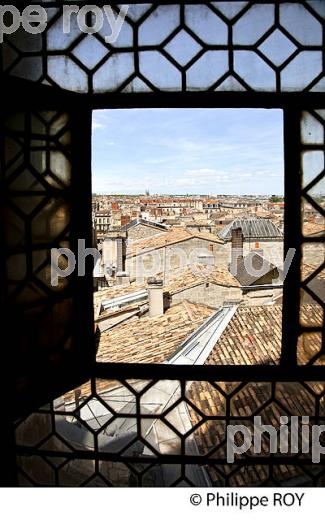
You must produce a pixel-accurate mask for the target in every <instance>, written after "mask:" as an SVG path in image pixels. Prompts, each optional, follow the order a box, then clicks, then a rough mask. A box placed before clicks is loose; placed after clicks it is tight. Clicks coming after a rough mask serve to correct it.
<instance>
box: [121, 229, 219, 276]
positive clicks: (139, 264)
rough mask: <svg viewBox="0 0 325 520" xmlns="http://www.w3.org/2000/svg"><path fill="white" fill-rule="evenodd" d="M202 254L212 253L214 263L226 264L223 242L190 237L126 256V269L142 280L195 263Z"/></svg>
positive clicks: (131, 274)
mask: <svg viewBox="0 0 325 520" xmlns="http://www.w3.org/2000/svg"><path fill="white" fill-rule="evenodd" d="M209 246H210V247H209ZM202 254H206V255H213V256H214V259H215V260H214V263H215V265H227V262H226V259H227V250H226V249H225V248H224V245H223V244H217V243H215V242H209V241H207V240H202V239H200V238H191V239H190V240H185V241H184V242H178V243H177V244H173V245H170V246H167V247H166V248H165V247H163V248H160V249H155V250H154V251H150V252H148V253H143V254H139V255H137V256H136V257H131V258H127V259H126V271H128V272H129V273H130V276H131V278H133V277H134V278H135V277H136V278H137V279H138V280H144V279H146V278H147V277H148V276H154V275H156V274H158V273H161V272H163V271H165V273H166V274H167V275H168V272H170V271H171V270H173V269H177V268H179V267H185V266H187V265H193V264H197V263H198V257H199V256H200V255H202Z"/></svg>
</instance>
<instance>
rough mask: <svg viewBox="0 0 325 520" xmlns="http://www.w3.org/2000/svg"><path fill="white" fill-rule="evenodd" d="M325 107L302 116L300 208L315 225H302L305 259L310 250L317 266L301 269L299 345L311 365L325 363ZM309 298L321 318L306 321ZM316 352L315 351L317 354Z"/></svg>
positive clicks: (306, 112)
mask: <svg viewBox="0 0 325 520" xmlns="http://www.w3.org/2000/svg"><path fill="white" fill-rule="evenodd" d="M324 129H325V110H317V109H316V110H309V111H305V112H303V113H302V116H301V175H302V179H301V187H302V191H301V196H302V198H301V211H302V216H303V217H304V216H307V215H304V213H308V212H312V214H313V219H314V221H315V222H316V225H314V226H313V225H312V224H311V225H308V224H307V225H306V224H303V225H302V229H301V232H302V261H303V264H302V265H303V266H304V265H305V264H304V257H305V255H307V254H308V253H310V252H311V251H312V252H313V255H314V262H315V264H314V268H313V269H307V270H306V269H304V268H303V267H302V269H301V277H302V282H301V293H300V296H301V297H300V325H301V336H300V338H299V342H300V345H301V346H303V348H304V351H305V352H306V353H308V351H309V352H312V351H313V347H316V348H314V351H313V354H311V355H310V359H309V361H308V364H316V365H317V364H324V361H325V334H324V309H325V291H324V286H323V280H324V279H325V233H324V229H325V226H324V225H325V210H324V207H322V200H323V197H324V195H325V166H324V157H325V155H324V153H325V141H324ZM307 300H309V301H310V302H311V303H312V305H313V308H314V309H315V310H316V309H318V311H319V315H318V318H316V316H314V317H313V318H312V319H309V320H308V321H306V319H304V317H303V311H302V307H303V304H304V302H306V301H307ZM315 351H316V354H315Z"/></svg>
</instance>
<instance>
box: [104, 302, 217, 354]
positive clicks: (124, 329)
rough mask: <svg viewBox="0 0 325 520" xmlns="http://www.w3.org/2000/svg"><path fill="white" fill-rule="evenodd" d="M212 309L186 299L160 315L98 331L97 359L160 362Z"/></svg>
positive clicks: (210, 313) (211, 312) (209, 314)
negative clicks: (105, 330)
mask: <svg viewBox="0 0 325 520" xmlns="http://www.w3.org/2000/svg"><path fill="white" fill-rule="evenodd" d="M214 312H215V310H214V309H212V308H210V307H208V306H206V305H201V304H194V303H190V302H188V301H186V300H185V301H183V302H181V303H179V304H177V305H175V306H173V307H171V308H169V309H168V310H166V311H165V313H164V315H163V316H158V317H156V318H150V317H148V316H145V317H142V318H140V319H134V320H129V321H128V322H126V323H124V324H121V325H118V326H116V327H114V328H113V329H111V330H109V331H107V332H104V333H102V334H101V337H100V342H99V348H98V353H97V361H99V362H113V363H119V362H123V363H162V362H164V361H165V360H166V359H167V358H168V357H169V356H170V355H171V354H172V353H173V352H174V351H175V350H176V349H177V347H178V346H179V345H180V344H181V343H182V342H183V341H184V340H185V339H186V338H187V337H188V336H189V335H190V334H192V332H194V331H195V330H196V329H197V328H198V327H199V326H200V325H201V324H202V323H203V322H204V321H205V320H206V319H207V318H208V317H209V316H211V315H212V314H213V313H214Z"/></svg>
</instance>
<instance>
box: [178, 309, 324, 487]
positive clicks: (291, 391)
mask: <svg viewBox="0 0 325 520" xmlns="http://www.w3.org/2000/svg"><path fill="white" fill-rule="evenodd" d="M315 314H316V315H318V316H319V315H320V314H321V312H320V311H319V310H318V309H317V308H316V306H312V305H304V306H303V315H304V317H305V319H307V318H309V317H310V316H314V315H315ZM281 324H282V307H281V306H280V305H273V306H272V305H264V306H254V307H238V308H237V311H236V312H235V314H234V316H233V318H232V319H231V320H230V322H229V323H228V325H227V327H226V328H225V330H224V331H223V333H222V335H221V336H220V338H219V340H218V341H217V343H216V344H215V346H214V348H213V350H212V351H211V353H210V355H209V356H208V358H207V360H206V362H205V363H204V364H205V365H227V364H228V365H229V364H231V365H255V364H272V365H274V364H277V363H278V362H279V359H280V355H281V336H282V330H281ZM309 336H310V337H308V341H307V342H305V344H300V345H299V348H298V364H306V362H307V361H308V360H309V359H310V357H311V356H313V355H314V354H315V353H316V352H318V351H319V344H318V343H317V338H316V335H314V337H313V335H312V334H311V335H309ZM240 385H241V383H233V382H231V383H230V382H229V383H219V386H220V388H221V390H222V392H224V393H226V394H230V393H231V392H233V391H234V390H235V389H236V388H239V386H240ZM318 386H319V384H318ZM321 386H322V385H321ZM278 388H279V389H280V391H279V390H278V392H279V393H278V401H282V402H283V403H284V404H285V406H287V407H288V408H289V409H290V411H291V413H292V415H298V416H301V415H307V416H309V415H313V413H314V401H313V399H312V396H311V395H310V394H308V392H307V391H306V390H305V389H304V388H303V387H302V385H300V384H299V383H283V384H282V383H281V384H279V383H278ZM188 397H189V399H190V401H191V402H193V404H195V405H196V406H197V408H198V409H199V410H201V411H202V412H203V413H204V414H205V415H206V416H211V415H218V416H222V415H225V414H226V408H225V407H226V400H225V398H224V396H223V395H222V393H220V392H219V391H218V390H217V389H216V388H215V387H212V386H211V385H210V384H209V383H207V382H205V381H197V382H194V383H193V384H192V385H191V387H190V389H189V394H188ZM270 397H271V383H264V382H261V383H254V382H252V383H249V384H247V385H245V386H244V387H243V388H242V389H241V390H240V391H238V393H237V394H235V395H234V397H233V398H232V399H231V413H232V415H236V416H246V417H247V416H253V415H254V414H255V413H256V411H257V410H258V409H261V411H260V412H259V415H261V417H262V422H263V423H264V424H271V425H272V424H273V425H274V426H277V427H278V425H279V415H281V413H280V412H279V409H278V408H277V405H276V404H275V403H273V402H272V403H268V401H269V399H270ZM264 403H268V406H267V407H266V409H265V410H263V409H262V405H263V404H264ZM189 412H190V415H191V420H192V424H193V425H194V424H196V423H197V420H198V416H197V414H196V412H194V410H193V409H192V408H189ZM264 414H265V415H264ZM194 437H195V440H196V443H197V446H198V449H199V451H200V453H202V454H203V453H207V451H209V450H211V449H214V448H215V447H216V446H218V444H219V443H220V444H221V442H222V441H223V439H224V428H223V426H222V425H221V424H218V423H214V422H213V421H211V422H210V424H207V423H206V424H205V425H204V427H202V428H198V429H197V430H196V431H195V433H194ZM264 449H265V448H264ZM217 453H218V454H219V456H220V457H225V455H226V453H225V448H223V447H220V449H218V452H217ZM266 455H267V453H266ZM275 471H277V472H279V474H278V479H279V480H285V479H289V478H294V477H297V470H296V469H295V468H294V467H289V466H285V465H283V466H282V467H281V468H275ZM208 472H209V474H210V477H211V479H212V481H213V482H214V484H215V485H218V484H219V485H220V484H221V482H222V480H221V478H220V474H219V473H217V472H216V471H215V470H214V469H213V468H212V467H209V468H208ZM264 478H267V468H265V467H263V466H259V465H258V464H256V465H255V466H254V471H251V470H247V471H246V470H245V471H239V472H237V473H234V476H233V479H232V480H231V482H230V483H229V485H232V486H249V485H255V484H257V483H261V482H262V481H263V479H264Z"/></svg>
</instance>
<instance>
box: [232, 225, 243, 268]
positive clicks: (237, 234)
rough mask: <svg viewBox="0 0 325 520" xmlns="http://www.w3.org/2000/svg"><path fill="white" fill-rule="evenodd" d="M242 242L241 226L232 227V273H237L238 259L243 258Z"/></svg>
mask: <svg viewBox="0 0 325 520" xmlns="http://www.w3.org/2000/svg"><path fill="white" fill-rule="evenodd" d="M243 242H244V235H243V230H242V228H241V227H238V228H234V229H232V231H231V261H230V272H231V274H233V275H236V274H237V265H238V260H240V259H242V258H243Z"/></svg>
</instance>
